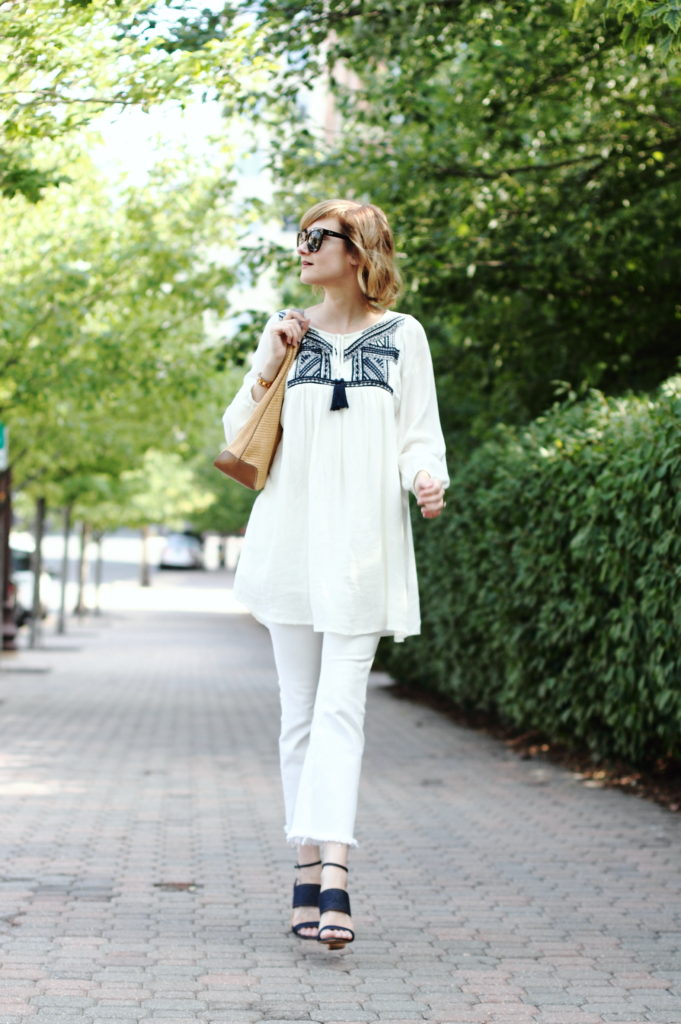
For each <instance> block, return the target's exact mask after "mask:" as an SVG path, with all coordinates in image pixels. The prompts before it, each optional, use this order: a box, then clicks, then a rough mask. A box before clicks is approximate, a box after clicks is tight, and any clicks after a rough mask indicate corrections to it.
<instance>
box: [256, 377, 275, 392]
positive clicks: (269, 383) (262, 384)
mask: <svg viewBox="0 0 681 1024" xmlns="http://www.w3.org/2000/svg"><path fill="white" fill-rule="evenodd" d="M256 384H259V385H260V387H261V388H265V390H267V388H271V387H272V385H273V384H274V381H273V380H265V378H264V377H258V379H257V381H256Z"/></svg>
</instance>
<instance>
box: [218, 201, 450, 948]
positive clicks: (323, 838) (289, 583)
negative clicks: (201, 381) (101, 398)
mask: <svg viewBox="0 0 681 1024" xmlns="http://www.w3.org/2000/svg"><path fill="white" fill-rule="evenodd" d="M297 252H298V255H299V257H300V280H301V281H302V282H303V283H304V284H308V285H311V286H313V287H315V288H317V289H321V291H322V292H323V298H322V301H321V302H319V303H318V304H317V305H313V306H311V307H309V308H308V309H306V310H305V311H304V312H301V311H298V310H291V311H288V312H285V313H279V314H277V315H276V316H273V317H272V318H271V319H270V321H269V323H268V324H267V326H266V328H265V331H264V333H263V335H262V339H261V341H260V344H259V346H258V349H257V352H256V354H255V358H254V361H253V367H252V369H251V370H250V372H249V373H247V374H246V378H245V381H244V384H243V386H242V388H241V390H240V391H239V392H238V394H237V395H236V397H235V399H234V401H233V402H232V404H231V405H230V406H229V408H228V409H227V411H226V413H225V416H224V425H225V434H226V437H227V441H228V443H229V442H230V441H231V440H232V439H233V438H234V436H235V435H236V433H237V432H238V430H239V429H240V427H241V426H243V424H244V422H245V421H246V419H247V418H248V416H249V414H250V413H251V411H252V410H253V409H254V408H255V405H256V403H257V402H259V401H260V400H261V399H262V398H263V396H264V395H265V394H266V391H267V388H268V387H269V386H270V384H271V382H272V381H273V380H274V377H275V376H276V373H277V370H278V369H279V366H280V365H281V362H282V360H283V358H284V354H285V352H286V347H287V346H288V345H299V346H300V348H299V350H298V354H297V356H296V359H295V360H294V362H293V365H292V367H291V370H290V372H289V375H288V379H287V387H286V394H285V399H284V406H283V411H282V426H283V430H284V432H283V438H282V442H281V444H280V446H279V449H278V451H277V454H276V456H275V459H274V462H273V464H272V468H271V470H270V475H269V477H268V481H267V484H266V486H265V488H264V490H263V491H262V493H261V494H260V495H259V497H258V500H257V501H256V503H255V505H254V507H253V511H252V513H251V519H250V522H249V524H248V530H247V532H246V539H245V543H244V548H243V552H242V555H241V558H240V561H239V567H238V570H237V574H236V579H235V588H234V589H235V595H236V597H237V598H238V599H239V600H240V601H241V602H242V603H243V604H244V605H245V606H246V607H247V608H249V609H250V610H251V612H252V613H253V614H254V615H255V617H256V618H257V619H259V620H260V621H261V622H263V623H264V624H265V625H266V626H267V628H268V629H269V631H270V634H271V638H272V646H273V651H274V659H275V663H276V668H277V674H278V678H279V689H280V697H281V734H280V740H279V751H280V761H281V772H282V782H283V789H284V804H285V811H286V829H285V831H286V836H287V840H288V842H289V843H291V844H293V845H295V846H297V848H298V863H297V864H296V868H297V869H298V871H299V875H298V877H297V879H296V883H295V884H294V889H293V919H292V925H291V927H292V930H293V932H294V933H295V934H296V935H298V936H299V937H300V938H303V939H317V940H318V941H321V942H325V943H326V944H327V945H328V946H329V947H330V948H339V947H341V946H343V945H345V944H346V943H348V942H352V941H353V939H354V932H353V930H352V920H351V917H350V902H349V898H348V895H347V870H348V868H347V861H348V851H349V848H350V847H351V846H354V845H356V840H355V836H354V824H355V812H356V807H357V790H358V785H359V777H360V767H361V759H362V751H363V745H364V733H363V727H364V706H365V697H366V687H367V679H368V675H369V671H370V669H371V665H372V661H373V658H374V654H375V652H376V647H377V644H378V641H379V638H380V637H381V636H393V637H394V639H395V640H397V641H401V640H404V638H405V637H406V636H409V635H412V634H415V633H418V632H419V629H420V620H419V603H418V590H417V582H416V568H415V563H414V553H413V546H412V537H411V526H410V520H409V491H410V490H411V491H413V492H414V493H415V495H416V500H417V502H418V504H419V506H420V508H421V512H422V515H423V516H424V517H425V518H426V519H434V518H435V517H436V516H439V515H440V513H441V511H442V509H443V508H444V504H445V502H444V488H445V487H446V486H447V484H448V482H449V481H448V478H447V469H446V465H445V446H444V441H443V437H442V431H441V429H440V423H439V418H438V411H437V399H436V394H435V383H434V379H433V370H432V363H431V359H430V352H429V349H428V343H427V340H426V337H425V334H424V331H423V328H422V327H421V325H420V324H419V323H418V321H416V320H415V319H414V318H413V317H410V316H407V315H404V314H399V313H394V312H391V311H390V310H389V306H390V304H391V303H392V301H393V300H394V299H395V297H396V296H397V294H398V292H399V277H398V273H397V270H396V267H395V252H394V247H393V239H392V234H391V231H390V227H389V225H388V222H387V220H386V217H385V214H384V213H383V212H382V210H380V209H378V207H376V206H372V205H370V204H361V203H357V202H353V201H350V200H329V201H326V202H322V203H318V204H317V205H316V206H314V207H312V209H310V210H308V212H307V213H306V214H305V216H304V217H303V219H302V221H301V230H300V232H299V234H298V240H297Z"/></svg>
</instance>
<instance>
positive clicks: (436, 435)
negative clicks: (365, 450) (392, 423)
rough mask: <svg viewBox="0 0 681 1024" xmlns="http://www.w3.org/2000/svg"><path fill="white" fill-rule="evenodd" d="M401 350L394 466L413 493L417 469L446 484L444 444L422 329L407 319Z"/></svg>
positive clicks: (424, 335)
mask: <svg viewBox="0 0 681 1024" xmlns="http://www.w3.org/2000/svg"><path fill="white" fill-rule="evenodd" d="M405 326H406V337H405V340H404V345H403V347H402V353H401V354H402V393H401V396H400V404H399V408H398V412H397V437H398V448H399V450H398V465H399V469H400V478H401V480H402V486H403V487H404V489H405V490H408V491H413V489H414V478H415V477H416V474H417V473H418V472H419V470H421V469H425V470H426V472H428V473H430V475H431V476H432V477H435V478H436V479H438V480H442V482H443V483H444V485H445V487H447V486H448V485H449V475H448V473H447V464H446V461H445V442H444V437H443V435H442V427H441V426H440V416H439V413H438V407H437V394H436V392H435V376H434V373H433V362H432V359H431V356H430V349H429V347H428V340H427V338H426V334H425V331H424V330H423V327H422V326H421V324H420V323H419V322H418V320H414V319H412V318H409V319H408V322H407V324H406V325H405Z"/></svg>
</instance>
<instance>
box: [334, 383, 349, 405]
mask: <svg viewBox="0 0 681 1024" xmlns="http://www.w3.org/2000/svg"><path fill="white" fill-rule="evenodd" d="M347 408H348V396H347V395H346V394H345V381H344V380H335V381H334V382H333V397H332V399H331V409H332V411H333V412H336V410H337V409H347Z"/></svg>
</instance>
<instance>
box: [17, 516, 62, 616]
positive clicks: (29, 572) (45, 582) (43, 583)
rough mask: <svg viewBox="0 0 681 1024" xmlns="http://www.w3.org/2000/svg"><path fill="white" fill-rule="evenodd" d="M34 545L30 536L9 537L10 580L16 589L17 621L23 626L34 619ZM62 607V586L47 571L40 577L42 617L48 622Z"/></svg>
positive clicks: (44, 570)
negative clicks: (47, 618)
mask: <svg viewBox="0 0 681 1024" xmlns="http://www.w3.org/2000/svg"><path fill="white" fill-rule="evenodd" d="M34 551H35V544H34V542H33V538H32V537H31V536H30V535H29V534H19V533H10V537H9V552H10V560H11V565H10V578H11V580H12V583H13V584H14V586H15V587H16V599H15V602H14V621H15V622H16V624H17V626H23V625H24V623H25V622H27V621H28V619H30V618H31V616H32V615H33V590H34V586H35V573H34V571H33V553H34ZM58 605H59V586H58V583H57V580H56V579H55V578H54V576H52V574H51V573H49V572H48V571H47V570H46V569H43V571H42V572H41V574H40V617H41V618H43V619H44V618H45V617H46V616H47V615H48V614H49V613H50V612H51V611H55V610H56V608H57V607H58Z"/></svg>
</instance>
